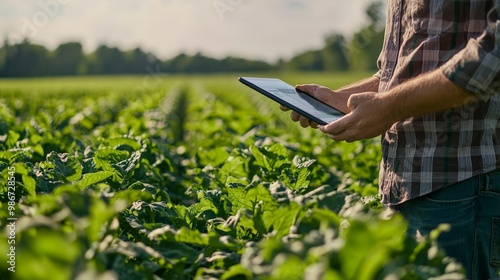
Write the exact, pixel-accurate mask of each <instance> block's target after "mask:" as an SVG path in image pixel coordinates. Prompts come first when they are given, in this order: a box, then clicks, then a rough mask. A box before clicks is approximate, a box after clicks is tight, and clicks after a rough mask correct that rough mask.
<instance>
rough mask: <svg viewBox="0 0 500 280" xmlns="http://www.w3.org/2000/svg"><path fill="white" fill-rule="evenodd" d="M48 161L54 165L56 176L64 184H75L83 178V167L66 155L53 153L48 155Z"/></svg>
mask: <svg viewBox="0 0 500 280" xmlns="http://www.w3.org/2000/svg"><path fill="white" fill-rule="evenodd" d="M47 161H48V162H50V163H52V164H54V176H55V177H56V178H57V179H59V180H61V181H63V182H73V181H76V180H80V178H82V172H83V166H82V165H81V164H80V162H79V161H78V160H77V159H75V158H74V157H71V156H70V155H68V154H66V153H64V154H59V153H57V152H51V153H50V154H48V155H47Z"/></svg>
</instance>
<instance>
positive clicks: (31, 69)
mask: <svg viewBox="0 0 500 280" xmlns="http://www.w3.org/2000/svg"><path fill="white" fill-rule="evenodd" d="M3 48H4V49H5V50H6V53H5V59H4V66H3V67H4V73H3V74H4V76H6V77H34V76H47V75H48V73H47V66H48V62H49V58H48V55H49V51H48V50H47V49H46V48H45V47H44V46H40V45H34V44H31V43H30V42H29V41H28V40H24V41H23V42H21V43H19V44H14V45H12V46H9V45H4V47H3Z"/></svg>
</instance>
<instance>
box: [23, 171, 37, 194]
mask: <svg viewBox="0 0 500 280" xmlns="http://www.w3.org/2000/svg"><path fill="white" fill-rule="evenodd" d="M22 180H23V184H24V189H25V190H26V192H27V193H28V195H31V196H36V181H35V179H33V178H32V177H31V176H29V175H24V174H23V175H22Z"/></svg>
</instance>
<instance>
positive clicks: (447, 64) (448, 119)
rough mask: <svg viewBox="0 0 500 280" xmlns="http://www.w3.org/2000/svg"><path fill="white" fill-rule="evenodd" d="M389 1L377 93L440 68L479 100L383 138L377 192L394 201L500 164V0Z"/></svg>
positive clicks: (390, 202) (412, 123)
mask: <svg viewBox="0 0 500 280" xmlns="http://www.w3.org/2000/svg"><path fill="white" fill-rule="evenodd" d="M387 3H388V16H387V25H386V31H385V32H386V35H385V42H384V47H383V49H382V52H381V54H380V58H379V61H378V65H379V69H380V71H379V72H378V73H377V75H376V76H378V77H379V78H380V87H379V92H384V91H388V90H390V89H391V88H393V87H395V86H397V85H399V84H401V83H403V82H405V81H407V80H408V79H411V78H413V77H416V76H418V75H420V74H422V73H425V72H428V71H431V70H435V69H438V68H439V69H440V70H441V71H442V72H443V73H444V74H445V75H446V76H447V77H448V78H449V79H450V80H451V81H452V82H453V83H455V84H456V85H458V86H460V87H462V88H465V89H467V90H469V91H471V92H472V93H474V94H475V96H476V97H478V99H479V101H475V102H473V103H472V104H469V105H464V106H460V107H457V108H454V109H450V110H447V111H444V112H437V113H432V114H426V115H423V116H421V117H413V118H410V119H407V120H405V121H402V122H398V123H396V124H394V125H393V126H392V127H391V129H390V130H388V131H387V132H386V133H385V134H384V135H383V136H382V152H383V159H382V162H381V168H380V178H379V180H380V181H379V184H380V192H381V194H382V201H383V203H384V204H387V205H395V204H398V203H401V202H404V201H406V200H408V199H412V198H415V197H419V196H423V195H425V194H428V193H430V192H433V191H436V190H438V189H440V188H442V187H445V186H447V185H450V184H453V183H456V182H459V181H461V180H465V179H468V178H470V177H472V176H475V175H477V174H481V173H485V172H489V171H492V170H494V169H497V168H499V167H500V126H499V124H500V123H499V117H500V94H498V93H499V91H500V20H499V18H500V16H499V15H500V0H489V1H487V0H471V1H465V0H461V1H459V0H456V1H451V0H388V1H387ZM494 7H496V8H494Z"/></svg>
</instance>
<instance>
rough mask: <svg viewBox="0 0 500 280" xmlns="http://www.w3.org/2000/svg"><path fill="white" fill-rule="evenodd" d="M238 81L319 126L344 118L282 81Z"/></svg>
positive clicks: (265, 79) (248, 79)
mask: <svg viewBox="0 0 500 280" xmlns="http://www.w3.org/2000/svg"><path fill="white" fill-rule="evenodd" d="M240 81H241V82H242V83H244V84H246V85H248V86H250V87H251V88H253V89H254V90H257V91H259V92H260V93H262V94H264V95H266V96H267V97H269V98H271V99H273V100H275V101H277V102H278V103H280V104H282V105H284V106H286V107H288V108H290V109H292V110H294V111H296V112H297V113H299V114H301V115H303V116H305V117H308V118H309V119H311V120H313V121H315V122H317V123H319V124H327V123H330V122H332V121H334V120H336V119H339V118H341V117H342V116H344V113H342V112H340V111H338V110H336V109H334V108H332V107H330V106H329V105H327V104H325V103H323V102H321V101H319V100H317V99H315V98H313V97H311V96H310V95H308V94H306V93H303V92H300V91H297V90H296V89H295V87H294V86H292V85H290V84H287V83H285V82H284V81H282V80H279V79H272V78H246V77H245V78H243V77H242V78H240Z"/></svg>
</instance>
